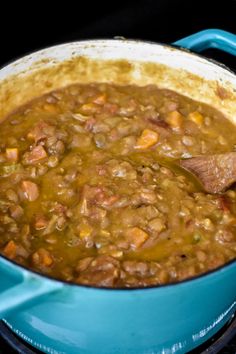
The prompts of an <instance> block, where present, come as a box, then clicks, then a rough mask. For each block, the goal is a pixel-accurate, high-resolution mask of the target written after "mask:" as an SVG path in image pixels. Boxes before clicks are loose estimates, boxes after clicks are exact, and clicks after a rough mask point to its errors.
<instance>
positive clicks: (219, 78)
mask: <svg viewBox="0 0 236 354" xmlns="http://www.w3.org/2000/svg"><path fill="white" fill-rule="evenodd" d="M175 45H176V46H181V47H185V48H188V49H193V50H195V51H201V50H203V49H206V48H209V47H218V48H220V49H222V50H225V51H228V52H230V53H231V54H234V55H236V36H234V35H232V34H229V33H226V32H223V31H219V30H206V31H203V32H200V33H197V34H195V35H193V36H190V37H188V38H185V39H184V40H180V41H178V42H176V43H175ZM0 80H1V81H0V116H1V117H3V116H5V115H6V114H7V113H8V112H10V111H11V110H12V109H14V108H16V107H17V106H18V105H19V104H22V103H24V102H26V101H27V100H29V99H31V98H33V97H35V96H37V95H39V94H43V93H45V92H48V91H50V90H52V89H54V88H58V87H60V86H63V85H66V84H70V83H73V82H91V81H92V82H94V81H104V82H114V83H118V84H127V83H131V84H138V85H146V84H152V83H154V84H155V83H157V84H158V85H159V86H160V87H165V88H171V89H173V90H176V91H178V92H179V93H182V94H185V95H186V96H189V97H192V98H194V99H196V100H199V101H203V102H206V103H209V104H211V105H213V106H215V107H216V108H218V109H219V110H221V111H222V112H223V113H224V114H225V115H226V116H227V117H228V118H229V119H231V120H232V121H233V122H234V123H235V124H236V76H235V75H234V74H233V73H232V72H230V71H229V70H228V69H226V68H225V67H223V66H221V65H219V64H217V63H214V62H212V61H209V60H207V59H205V58H203V57H200V56H198V55H196V54H192V53H191V52H189V51H186V50H182V49H176V48H174V46H166V45H162V44H155V43H147V42H141V41H129V40H124V39H117V40H92V41H82V42H75V43H68V44H63V45H59V46H55V47H51V48H47V49H45V50H42V51H39V52H36V53H33V54H31V55H29V56H27V57H24V58H22V59H19V60H18V61H16V62H14V63H12V64H10V65H8V66H6V67H4V68H3V69H2V70H0ZM219 87H223V88H224V89H225V91H224V92H225V93H227V94H226V95H224V99H223V98H222V97H219V96H220V95H219V93H218V92H219V90H218V89H219ZM52 188H53V181H52ZM235 279H236V262H235V261H233V262H231V263H229V264H227V265H225V266H223V267H221V268H220V269H218V270H215V271H212V272H210V273H208V274H206V275H202V276H198V277H195V278H193V279H190V280H186V281H182V282H180V283H177V284H170V285H165V286H159V287H158V286H157V287H150V288H146V289H130V290H129V289H115V290H113V289H105V288H94V287H87V286H80V285H73V284H69V283H65V282H61V281H57V280H53V279H50V278H47V277H46V276H43V275H40V274H37V273H35V272H32V271H30V270H27V269H25V268H23V267H21V266H18V265H16V264H15V263H13V262H11V261H8V260H7V259H5V258H4V257H0V318H2V319H4V321H5V323H6V324H7V325H8V326H9V327H10V328H11V329H12V330H13V331H14V332H15V333H16V334H17V335H19V336H20V337H22V338H23V339H24V340H26V341H27V342H29V343H30V344H31V345H33V346H34V347H36V348H38V349H40V350H42V351H43V352H45V353H66V354H99V353H102V354H115V353H116V354H118V353H119V354H126V353H127V354H144V353H145V354H151V353H153V354H154V353H155V354H157V353H163V354H167V353H186V352H187V351H189V350H191V349H193V348H194V347H196V346H198V345H200V344H201V343H202V342H204V341H205V340H207V339H208V338H210V337H211V336H212V335H213V334H214V333H215V332H217V331H218V330H219V329H220V328H221V327H222V326H223V325H224V324H225V323H226V321H228V320H229V318H230V317H231V316H232V314H233V313H234V311H235V309H236V280H235Z"/></svg>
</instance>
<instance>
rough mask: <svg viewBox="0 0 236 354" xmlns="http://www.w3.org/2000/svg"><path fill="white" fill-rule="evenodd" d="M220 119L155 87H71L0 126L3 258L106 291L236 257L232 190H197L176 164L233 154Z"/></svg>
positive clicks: (228, 126)
mask: <svg viewBox="0 0 236 354" xmlns="http://www.w3.org/2000/svg"><path fill="white" fill-rule="evenodd" d="M235 141H236V127H234V126H233V125H232V123H230V122H229V121H228V120H227V119H226V118H224V117H223V116H222V115H221V114H220V113H219V112H217V111H216V110H214V109H213V108H211V107H208V106H206V105H203V104H201V103H199V102H195V101H192V100H190V99H188V98H186V97H183V96H180V95H178V94H176V93H175V92H171V91H168V90H161V89H158V88H157V87H155V86H147V87H137V86H124V87H122V86H115V85H108V84H91V85H80V84H77V85H73V86H69V87H66V88H63V89H60V90H57V91H54V92H52V93H50V94H48V95H45V96H43V97H40V98H38V99H36V100H34V101H32V102H30V103H29V104H28V105H26V106H24V107H20V108H19V109H18V110H17V111H15V112H13V113H12V114H11V115H10V116H9V117H7V119H5V121H4V122H3V123H2V124H1V130H0V222H1V224H0V252H1V253H2V254H3V255H5V256H6V257H8V258H10V259H13V260H15V261H16V262H18V263H20V264H23V265H25V266H26V267H29V268H32V269H35V270H37V271H39V272H42V273H46V274H48V275H50V276H52V277H56V278H59V279H64V280H67V281H72V282H76V283H81V284H90V285H95V286H107V287H134V286H135V287H136V286H139V287H143V286H149V285H156V284H164V283H169V282H176V281H180V280H182V279H186V278H188V277H192V276H195V275H197V274H200V273H203V272H206V271H209V270H211V269H214V268H217V267H219V266H221V265H223V264H224V263H226V262H228V261H230V260H232V259H234V258H235V257H236V204H235V201H236V192H235V190H234V188H233V187H232V188H231V189H230V190H228V191H227V192H226V193H224V194H221V195H210V194H206V193H204V191H203V190H202V189H201V187H200V186H199V184H198V183H197V182H196V181H195V180H194V179H193V178H192V177H191V176H190V175H188V174H186V173H184V172H183V171H182V170H181V169H180V168H179V167H178V159H180V158H188V157H191V156H196V155H204V154H205V155H207V154H212V153H224V152H229V151H234V149H235Z"/></svg>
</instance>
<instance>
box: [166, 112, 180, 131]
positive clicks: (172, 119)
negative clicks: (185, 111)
mask: <svg viewBox="0 0 236 354" xmlns="http://www.w3.org/2000/svg"><path fill="white" fill-rule="evenodd" d="M166 122H167V123H168V124H169V125H170V126H171V127H172V128H180V127H181V125H182V124H183V116H182V114H180V113H179V112H178V111H172V112H170V113H168V115H167V118H166Z"/></svg>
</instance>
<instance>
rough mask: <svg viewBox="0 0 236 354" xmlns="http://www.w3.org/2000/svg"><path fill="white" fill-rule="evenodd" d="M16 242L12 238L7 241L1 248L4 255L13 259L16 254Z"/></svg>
mask: <svg viewBox="0 0 236 354" xmlns="http://www.w3.org/2000/svg"><path fill="white" fill-rule="evenodd" d="M16 248H17V247H16V244H15V242H14V241H13V240H11V241H9V242H8V243H7V245H6V246H5V248H4V250H3V254H4V256H6V257H8V258H10V259H13V258H15V256H16Z"/></svg>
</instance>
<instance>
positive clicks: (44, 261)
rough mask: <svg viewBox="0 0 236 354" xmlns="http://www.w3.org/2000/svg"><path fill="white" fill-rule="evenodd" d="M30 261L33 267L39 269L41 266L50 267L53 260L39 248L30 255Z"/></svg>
mask: <svg viewBox="0 0 236 354" xmlns="http://www.w3.org/2000/svg"><path fill="white" fill-rule="evenodd" d="M32 261H33V263H34V265H36V266H38V267H39V268H40V267H41V266H44V267H50V266H51V265H52V263H53V259H52V257H51V255H50V253H49V252H48V250H46V249H45V248H40V249H39V250H38V251H36V252H35V253H34V254H33V255H32Z"/></svg>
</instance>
